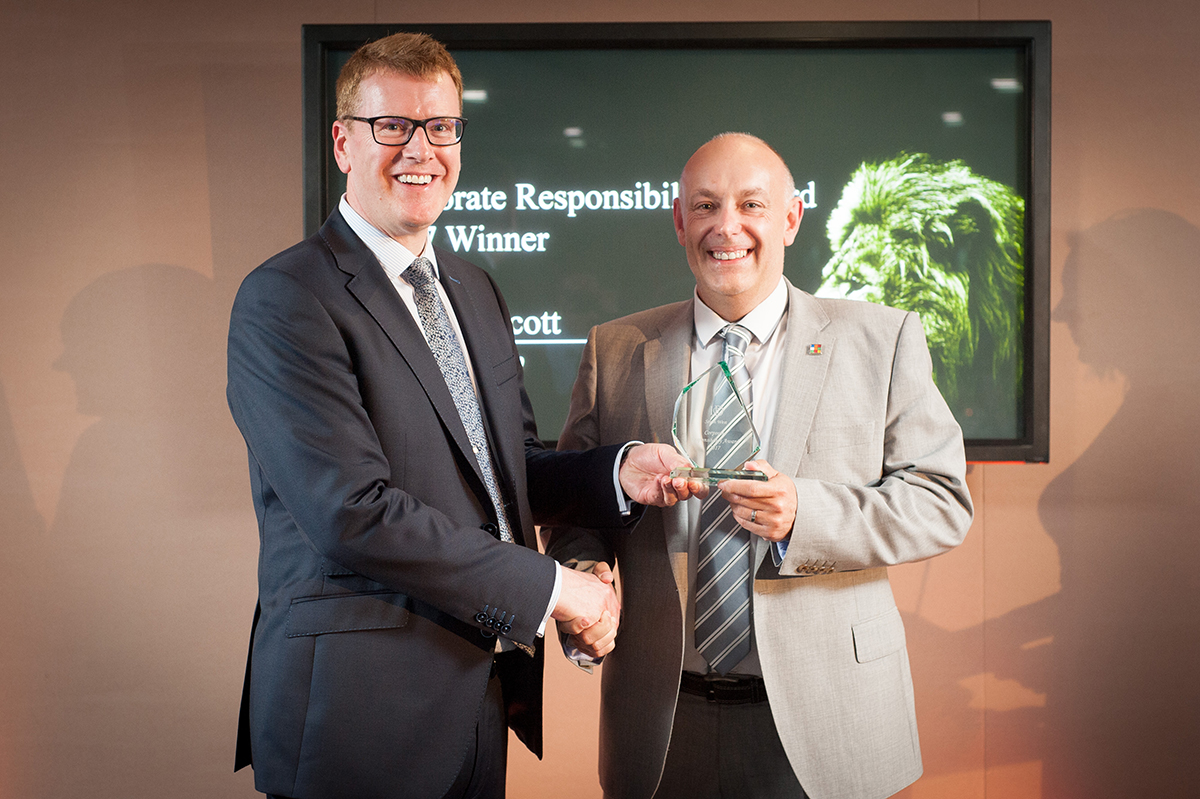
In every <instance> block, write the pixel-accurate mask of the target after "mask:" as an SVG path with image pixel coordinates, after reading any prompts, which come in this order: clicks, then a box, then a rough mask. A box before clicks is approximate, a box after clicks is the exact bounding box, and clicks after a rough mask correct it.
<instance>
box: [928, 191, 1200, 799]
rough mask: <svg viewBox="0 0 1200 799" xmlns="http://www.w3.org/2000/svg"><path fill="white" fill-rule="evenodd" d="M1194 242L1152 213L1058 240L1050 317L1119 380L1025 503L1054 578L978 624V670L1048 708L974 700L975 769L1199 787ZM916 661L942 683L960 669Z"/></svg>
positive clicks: (1080, 783)
mask: <svg viewBox="0 0 1200 799" xmlns="http://www.w3.org/2000/svg"><path fill="white" fill-rule="evenodd" d="M1198 253H1200V229H1198V228H1196V227H1195V226H1193V225H1191V224H1190V223H1188V222H1187V221H1186V220H1184V219H1182V218H1180V217H1178V216H1175V215H1174V214H1170V213H1167V212H1165V211H1160V210H1132V211H1127V212H1124V213H1121V214H1118V215H1117V216H1114V217H1112V218H1111V219H1108V220H1106V221H1104V222H1102V223H1100V224H1098V225H1096V226H1094V227H1092V228H1090V229H1088V230H1085V231H1083V232H1082V233H1080V234H1078V235H1077V236H1076V237H1075V238H1074V240H1073V241H1072V243H1071V251H1070V254H1069V256H1068V258H1067V261H1066V266H1065V270H1064V274H1063V299H1062V301H1061V302H1060V303H1059V305H1058V307H1056V308H1055V309H1054V312H1053V319H1054V320H1055V321H1056V322H1061V323H1063V324H1065V325H1066V326H1067V328H1068V330H1069V331H1070V333H1071V336H1072V338H1073V339H1074V341H1075V342H1076V344H1077V346H1078V347H1079V353H1080V358H1081V359H1082V360H1083V361H1084V362H1085V363H1086V364H1087V365H1088V366H1090V367H1091V368H1092V369H1094V370H1095V371H1096V372H1097V373H1098V374H1101V375H1107V374H1111V373H1114V372H1119V373H1120V374H1121V375H1122V376H1123V377H1124V378H1125V381H1126V384H1127V387H1128V389H1127V393H1126V396H1125V399H1124V402H1123V403H1122V405H1121V407H1120V408H1119V410H1118V411H1117V413H1116V415H1115V416H1114V417H1113V418H1112V420H1111V421H1110V422H1109V423H1108V425H1107V426H1106V427H1105V428H1104V429H1103V430H1102V431H1101V433H1100V434H1099V436H1097V438H1096V440H1095V441H1094V442H1093V443H1092V445H1091V446H1090V447H1088V449H1087V450H1085V451H1084V452H1083V454H1082V455H1081V456H1080V457H1079V458H1078V459H1077V460H1076V461H1075V462H1074V463H1073V464H1071V465H1070V466H1068V467H1067V468H1066V469H1065V470H1064V471H1063V472H1062V473H1061V474H1060V475H1059V476H1058V477H1057V478H1055V479H1054V480H1053V481H1052V482H1051V483H1050V484H1049V485H1048V486H1047V488H1046V490H1045V491H1044V492H1043V494H1042V497H1041V500H1040V502H1039V505H1038V512H1039V515H1040V517H1041V521H1042V524H1043V526H1044V527H1045V529H1046V531H1047V532H1048V533H1049V534H1050V536H1051V537H1052V538H1053V539H1054V541H1055V543H1056V544H1057V546H1058V550H1059V555H1060V560H1061V564H1062V567H1061V568H1062V574H1061V583H1062V589H1061V591H1060V592H1059V593H1057V594H1055V595H1054V596H1051V597H1048V598H1046V599H1044V600H1042V601H1040V602H1037V603H1034V604H1032V605H1029V606H1026V607H1024V608H1020V609H1017V610H1014V611H1012V612H1010V613H1008V614H1006V615H1004V616H1002V617H1000V618H998V619H995V620H993V621H989V622H987V623H986V625H985V626H984V629H983V633H984V635H985V637H986V661H985V670H986V671H988V672H992V673H994V676H995V677H996V678H997V679H999V680H1012V681H1015V682H1016V683H1019V684H1020V685H1021V686H1023V687H1024V688H1026V689H1028V690H1029V691H1032V692H1035V693H1037V694H1044V695H1045V706H1044V707H1024V708H1020V709H1015V710H1004V709H1002V708H989V709H988V710H987V711H986V714H985V723H986V739H985V740H986V763H987V766H988V767H989V768H996V767H1003V766H1005V765H1008V764H1017V763H1025V762H1031V761H1041V764H1042V790H1041V794H1040V796H1041V797H1044V798H1045V799H1103V798H1104V797H1114V799H1115V798H1116V797H1121V798H1122V799H1124V798H1126V797H1155V799H1165V798H1167V797H1195V796H1200V773H1198V772H1197V771H1196V769H1195V765H1194V762H1193V761H1194V759H1195V755H1196V752H1198V751H1200V710H1198V709H1200V683H1198V682H1197V680H1196V677H1195V674H1194V671H1195V663H1196V662H1197V659H1198V658H1200V619H1198V617H1197V613H1196V611H1197V608H1198V607H1200V566H1198V564H1200V535H1198V532H1200V530H1198V527H1200V490H1198V489H1197V488H1196V482H1197V479H1198V478H1200V474H1198V472H1200V459H1198V458H1197V455H1196V453H1197V451H1198V450H1200V414H1198V413H1197V400H1196V398H1197V396H1198V395H1200V357H1198V356H1197V352H1198V351H1200V315H1198V314H1197V313H1196V311H1195V302H1196V297H1197V296H1200V268H1197V257H1198V256H1197V254H1198ZM1003 534H1004V533H1003V531H997V532H994V533H993V535H1003ZM907 621H908V623H909V624H910V630H911V634H913V635H914V636H928V640H930V641H940V642H941V645H946V646H951V645H956V644H958V643H961V642H962V639H964V638H967V637H972V636H975V637H977V636H978V635H979V632H980V631H979V629H978V628H974V629H970V630H966V631H963V632H962V633H957V634H955V636H957V637H958V639H959V640H957V641H951V640H949V638H948V637H947V636H945V634H940V633H938V632H937V631H936V630H933V629H932V628H931V625H928V624H922V623H921V622H920V620H919V619H908V620H907ZM937 649H938V645H930V646H926V647H924V648H922V649H921V650H918V651H925V650H929V651H931V652H936V651H937ZM930 667H931V669H932V671H934V672H937V673H939V674H940V675H941V676H942V678H943V679H946V680H948V681H950V683H949V684H952V683H953V682H955V681H958V680H962V679H964V678H966V677H968V676H971V675H968V674H965V673H958V674H949V673H945V669H944V668H942V667H940V666H937V665H932V664H930ZM914 670H916V666H914ZM965 694H966V692H965V691H964V692H963V695H964V697H965ZM949 710H950V712H952V713H961V712H962V711H963V708H961V707H959V708H950V709H949Z"/></svg>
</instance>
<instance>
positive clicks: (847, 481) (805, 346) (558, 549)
mask: <svg viewBox="0 0 1200 799" xmlns="http://www.w3.org/2000/svg"><path fill="white" fill-rule="evenodd" d="M692 327H693V324H692V303H691V301H687V302H682V303H676V304H674V305H667V306H663V307H661V308H655V309H652V310H649V311H644V312H642V313H638V314H634V315H632V316H628V317H625V318H623V319H618V320H616V321H613V322H609V323H607V324H604V325H600V326H599V327H597V328H595V329H593V330H592V332H591V334H590V335H589V337H588V343H587V346H586V348H585V350H584V355H583V360H582V363H581V365H580V368H579V376H578V379H577V380H576V383H575V388H574V391H573V395H572V399H571V412H570V416H569V417H568V420H567V424H566V427H565V429H564V432H563V436H562V440H561V441H560V446H562V447H566V448H571V449H581V448H587V447H593V446H597V445H601V444H609V443H618V442H624V441H628V440H630V439H635V438H636V439H640V440H643V441H659V442H668V443H669V442H670V441H671V418H670V417H671V413H672V408H673V405H674V400H675V397H676V394H677V392H678V391H679V389H680V388H681V387H682V386H683V385H684V383H685V382H686V379H687V372H688V363H689V357H690V347H691V337H692ZM814 345H815V346H814ZM784 358H785V362H784V365H783V371H782V375H781V380H780V390H781V392H782V394H781V396H780V397H779V405H778V410H777V414H778V415H777V416H776V418H775V422H774V428H773V433H772V440H771V441H770V442H769V446H770V451H769V453H768V455H769V458H770V461H771V463H772V465H773V466H774V467H775V468H776V469H778V470H779V471H781V472H783V473H784V474H787V475H792V476H794V479H795V483H796V490H797V494H798V498H799V509H798V511H797V516H796V522H795V527H794V529H793V533H792V537H791V542H790V545H789V548H788V551H787V556H786V558H785V559H784V561H783V564H782V565H781V566H780V567H778V568H776V567H775V566H774V565H773V563H772V560H771V558H769V557H768V558H765V559H763V560H762V561H761V562H760V566H759V568H758V570H757V571H756V574H755V584H754V599H753V602H754V604H753V615H754V633H755V638H756V641H757V646H758V651H759V657H760V660H761V664H762V672H763V679H764V680H765V681H766V685H767V693H768V695H769V697H770V702H771V710H772V713H773V715H774V718H775V724H776V727H777V728H778V731H779V737H780V739H781V740H782V742H783V746H784V749H785V750H786V752H787V755H788V758H789V760H790V761H791V764H792V767H793V769H794V770H795V772H796V775H797V777H798V778H799V780H800V783H801V785H803V786H804V788H805V791H806V792H807V793H808V794H809V796H811V797H812V799H872V798H873V797H885V796H890V795H891V794H893V793H895V792H896V791H899V790H900V789H901V788H903V787H905V786H906V785H908V784H909V783H911V782H913V781H914V780H915V779H917V777H919V776H920V774H921V755H920V747H919V744H918V741H917V728H916V717H915V713H914V709H913V691H912V679H911V676H910V673H909V665H908V654H907V652H906V649H905V639H904V627H903V624H902V622H901V619H900V613H899V611H898V610H897V608H896V604H895V600H894V599H893V597H892V592H891V587H890V586H889V584H888V577H887V568H886V567H887V566H890V565H893V564H897V563H907V562H911V561H917V560H922V559H924V558H928V557H932V556H934V555H937V554H938V553H940V552H944V551H946V550H948V549H950V548H951V547H953V546H955V545H957V544H958V543H960V542H961V541H962V539H963V536H964V535H965V534H966V531H967V528H968V526H969V525H970V522H971V516H972V506H971V500H970V497H969V495H968V493H967V489H966V485H965V483H964V477H965V471H966V466H965V459H964V451H963V442H962V433H961V431H960V429H959V427H958V424H957V423H956V422H955V420H954V417H953V416H952V415H951V413H950V410H949V409H948V408H947V406H946V403H945V402H944V401H943V400H942V397H941V395H940V394H939V393H938V390H937V388H936V387H935V386H934V384H933V380H932V377H931V366H930V358H929V352H928V349H927V346H926V343H925V334H924V331H923V329H922V327H921V324H920V321H919V319H918V318H917V316H916V315H915V314H912V313H907V312H904V311H898V310H895V309H892V308H885V307H883V306H879V305H872V304H869V303H863V302H853V301H846V300H827V299H817V298H814V297H813V296H811V295H809V294H807V293H805V292H802V291H799V290H798V289H796V288H795V287H794V286H791V285H790V284H789V309H788V328H787V342H786V348H785V350H784ZM684 517H685V514H684V513H683V512H681V510H680V509H679V508H678V507H676V508H670V509H659V508H648V509H647V510H646V512H645V515H644V516H643V518H642V520H641V522H640V523H639V524H638V525H637V526H636V527H635V528H634V529H633V530H632V531H628V530H621V531H588V530H580V529H556V530H554V531H552V532H551V534H550V541H549V550H550V553H551V554H552V555H554V556H555V557H556V558H558V559H559V560H560V561H564V562H566V561H571V560H573V559H574V560H579V561H596V560H605V561H607V562H609V563H612V562H613V559H614V558H615V561H616V564H617V566H618V567H619V577H620V586H621V591H622V601H623V603H624V608H623V613H622V618H621V628H620V633H619V635H618V637H617V645H616V649H615V650H614V651H613V652H612V653H611V654H610V655H609V656H608V657H607V658H606V659H605V662H604V667H603V669H602V697H601V718H600V780H601V784H602V786H603V788H604V791H605V794H606V795H607V796H611V797H621V799H639V798H641V797H646V798H647V799H648V797H650V796H652V795H653V793H654V790H655V789H656V787H657V785H658V781H659V778H660V776H661V774H662V768H663V763H664V761H665V757H666V752H667V746H668V744H669V742H670V738H671V722H672V718H673V716H674V712H675V702H676V699H677V697H678V688H679V675H680V671H681V668H682V661H683V651H684V640H685V636H687V635H688V634H689V631H687V630H685V629H684V621H683V620H684V608H685V607H686V601H687V580H688V566H687V563H686V562H685V559H686V555H679V554H676V555H672V554H670V553H669V550H668V547H667V540H668V537H669V536H671V535H679V534H680V533H682V532H683V526H684V525H685V520H684Z"/></svg>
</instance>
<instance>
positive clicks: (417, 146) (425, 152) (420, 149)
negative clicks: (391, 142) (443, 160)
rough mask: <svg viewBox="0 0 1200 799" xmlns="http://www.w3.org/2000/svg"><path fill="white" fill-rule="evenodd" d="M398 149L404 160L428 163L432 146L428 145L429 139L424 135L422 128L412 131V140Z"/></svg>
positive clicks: (431, 153)
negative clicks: (409, 159)
mask: <svg viewBox="0 0 1200 799" xmlns="http://www.w3.org/2000/svg"><path fill="white" fill-rule="evenodd" d="M400 149H401V152H402V154H403V155H404V157H405V158H411V159H413V160H414V161H428V160H429V159H430V157H431V156H432V155H433V145H432V144H430V143H429V137H427V136H426V135H425V128H423V127H422V128H417V129H416V130H414V131H413V134H412V138H410V139H409V140H408V143H407V144H405V145H404V146H403V147H402V148H400Z"/></svg>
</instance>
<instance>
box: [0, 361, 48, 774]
mask: <svg viewBox="0 0 1200 799" xmlns="http://www.w3.org/2000/svg"><path fill="white" fill-rule="evenodd" d="M0 532H2V535H3V541H4V545H3V546H0V573H2V574H3V575H4V579H2V580H0V796H28V795H30V793H29V791H27V790H26V786H25V783H24V782H22V781H20V780H21V776H22V775H21V774H20V773H19V771H18V764H19V762H20V760H21V751H22V749H23V747H24V731H25V730H26V729H27V728H28V726H29V723H30V717H31V716H32V715H33V714H32V713H30V712H29V711H30V708H29V705H28V703H27V702H26V698H27V697H28V696H29V695H30V694H31V693H32V692H33V691H34V690H35V686H36V684H37V662H36V658H35V653H36V651H37V646H36V644H37V635H38V630H39V629H40V627H41V625H40V624H39V623H38V622H37V621H36V615H35V613H34V611H36V607H35V606H33V605H32V604H31V598H32V597H34V596H36V593H37V592H38V591H39V590H42V589H43V587H44V575H45V573H46V568H45V563H44V561H45V558H44V552H43V547H44V546H45V540H46V524H45V522H44V520H43V519H42V517H41V514H39V513H38V511H37V507H36V506H35V504H34V501H33V492H32V491H31V490H30V488H29V475H28V474H27V473H26V471H25V465H24V464H23V463H22V461H21V454H20V452H18V451H17V439H16V434H15V429H14V425H13V420H12V415H11V414H10V413H9V408H8V396H7V393H6V392H5V390H4V385H3V384H0Z"/></svg>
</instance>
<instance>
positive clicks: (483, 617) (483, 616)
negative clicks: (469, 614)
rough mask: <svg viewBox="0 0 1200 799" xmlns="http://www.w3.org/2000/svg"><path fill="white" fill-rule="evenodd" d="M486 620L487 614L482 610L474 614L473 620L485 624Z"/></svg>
mask: <svg viewBox="0 0 1200 799" xmlns="http://www.w3.org/2000/svg"><path fill="white" fill-rule="evenodd" d="M487 620H488V615H487V614H486V613H484V612H483V611H482V610H481V611H479V612H478V613H476V614H475V621H477V622H479V623H480V624H487Z"/></svg>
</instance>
